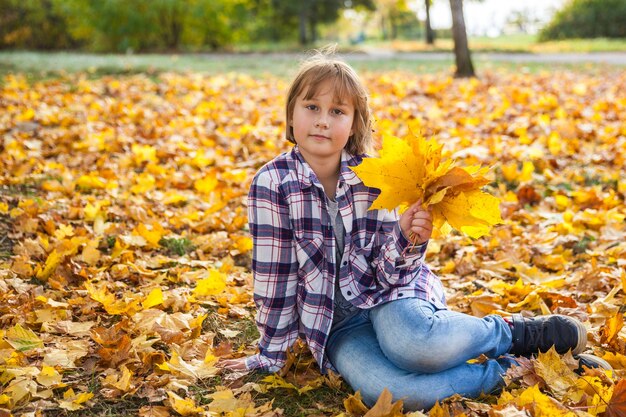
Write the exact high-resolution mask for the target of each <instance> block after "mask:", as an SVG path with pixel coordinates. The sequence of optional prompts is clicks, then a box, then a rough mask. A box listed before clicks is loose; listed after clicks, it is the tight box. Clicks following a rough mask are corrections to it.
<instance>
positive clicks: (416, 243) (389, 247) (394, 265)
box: [372, 202, 433, 286]
mask: <svg viewBox="0 0 626 417" xmlns="http://www.w3.org/2000/svg"><path fill="white" fill-rule="evenodd" d="M432 230H433V224H432V216H431V213H430V212H429V211H428V210H425V209H424V208H422V206H421V202H417V203H415V204H413V205H412V206H411V207H409V208H408V209H407V210H406V211H405V212H404V213H403V214H402V216H401V217H400V219H399V220H398V218H397V215H396V213H395V211H393V212H389V213H388V214H387V215H386V217H385V219H384V220H383V227H382V230H381V232H380V233H379V235H378V236H377V240H378V242H377V244H378V245H380V251H376V253H377V254H378V255H377V256H375V257H374V259H373V260H372V267H373V268H374V269H375V271H376V277H377V279H378V281H379V282H380V283H381V284H383V285H385V286H394V285H399V284H405V283H406V282H408V281H410V280H412V279H413V278H415V277H416V276H417V275H419V269H420V268H421V267H422V261H423V260H424V255H425V253H426V247H427V245H428V240H429V239H430V236H431V235H432ZM409 239H411V240H412V241H410V240H409Z"/></svg>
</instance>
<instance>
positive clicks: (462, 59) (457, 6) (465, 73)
mask: <svg viewBox="0 0 626 417" xmlns="http://www.w3.org/2000/svg"><path fill="white" fill-rule="evenodd" d="M450 10H451V11H452V37H453V39H454V58H455V61H456V72H455V74H454V76H455V77H475V76H476V74H475V72H474V65H473V64H472V57H471V56H470V50H469V45H468V43H467V30H466V29H465V17H464V16H463V0H450Z"/></svg>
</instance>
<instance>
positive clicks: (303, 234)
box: [222, 50, 608, 410]
mask: <svg viewBox="0 0 626 417" xmlns="http://www.w3.org/2000/svg"><path fill="white" fill-rule="evenodd" d="M367 100H368V99H367V94H366V91H365V89H364V87H363V85H362V84H361V81H360V80H359V78H358V77H357V75H356V73H355V72H354V70H353V69H352V68H351V67H349V66H348V65H347V64H346V63H344V62H342V61H340V60H338V59H336V58H334V56H333V51H332V50H330V51H329V50H326V51H322V52H318V53H317V54H316V55H314V56H312V57H311V58H310V59H308V60H306V61H305V62H304V63H303V65H302V66H301V68H300V71H299V73H298V74H297V76H296V77H295V80H294V81H293V83H292V85H291V88H290V89H289V94H288V97H287V106H286V110H287V111H286V113H287V119H286V120H287V125H288V128H287V140H289V141H290V142H292V143H294V144H295V146H294V147H293V149H292V150H291V151H290V152H287V153H284V154H282V155H280V156H278V157H276V158H275V159H274V160H272V161H270V162H269V163H268V164H266V165H265V166H264V167H263V168H261V169H260V170H259V172H258V173H257V175H256V176H255V178H254V180H253V182H252V185H251V188H250V193H249V212H248V215H249V222H250V231H251V233H252V237H253V241H254V250H253V259H252V270H253V274H254V301H255V304H256V306H257V309H258V312H257V317H256V319H257V324H258V327H259V332H260V340H259V346H258V347H259V353H258V354H256V355H254V356H251V357H247V358H241V359H234V360H227V361H224V362H222V364H223V365H224V366H225V367H227V368H230V369H261V370H265V371H268V372H276V371H278V370H279V369H280V368H281V367H282V365H283V364H284V362H285V359H286V351H287V349H288V348H289V347H290V346H291V345H292V344H293V343H294V342H295V340H296V338H297V337H298V336H300V337H302V338H304V339H305V340H306V342H307V344H308V346H309V348H310V349H311V352H312V353H313V356H314V357H315V359H316V361H317V363H318V364H319V366H320V369H321V371H322V372H325V371H326V370H327V369H333V370H336V371H338V372H339V373H340V374H341V375H342V376H343V378H344V379H345V380H346V381H347V382H348V384H350V386H351V387H352V388H353V389H354V390H355V391H356V390H360V391H361V395H362V396H363V400H364V402H365V403H366V404H368V405H370V406H371V405H372V404H374V403H375V402H376V399H377V398H378V396H379V395H380V393H381V392H382V391H383V389H384V388H387V389H389V390H390V391H391V393H392V394H393V397H394V401H395V400H398V399H403V400H404V404H405V407H406V408H407V409H410V410H418V409H427V408H430V407H431V406H432V405H433V404H434V403H435V402H436V401H438V400H442V399H444V398H446V397H448V396H451V395H453V394H455V393H458V394H461V395H465V396H478V395H479V394H481V393H483V392H485V393H489V392H491V391H493V390H496V389H498V388H499V387H501V385H502V382H503V380H502V375H503V374H504V372H505V371H506V370H507V369H508V368H509V367H510V366H511V364H513V363H514V357H513V356H511V355H513V354H517V355H530V354H533V353H537V352H538V351H539V350H541V351H545V350H548V349H549V348H550V347H551V346H552V345H555V346H556V349H557V351H558V352H560V353H564V352H566V351H568V350H572V352H573V353H574V354H580V353H581V352H582V351H583V350H584V348H585V345H586V341H587V337H586V331H585V327H584V326H583V325H582V324H581V323H579V322H578V321H576V320H575V319H573V318H570V317H565V316H557V315H553V316H545V317H540V318H535V319H523V318H522V317H521V316H513V317H512V318H510V319H505V318H502V317H501V316H497V315H491V316H487V317H484V318H476V317H473V316H469V315H466V314H462V313H458V312H454V311H450V310H447V309H446V304H445V299H444V290H443V286H442V284H441V281H440V280H439V279H438V277H437V276H436V275H434V274H433V273H432V272H431V271H430V270H429V269H428V266H426V264H425V263H424V254H425V252H426V246H427V244H428V240H429V239H430V236H431V233H432V228H433V226H432V218H431V214H430V212H429V211H428V210H426V209H424V208H423V207H422V206H421V205H420V203H419V202H418V203H416V204H414V205H413V206H411V207H410V208H409V209H408V210H406V211H405V212H404V213H403V214H402V215H401V216H398V214H397V213H396V212H395V211H392V212H388V211H386V210H371V211H368V208H369V207H370V205H371V203H372V202H373V200H374V199H375V198H376V196H377V195H378V194H379V190H377V189H373V188H368V187H366V186H365V185H364V184H363V183H362V182H361V181H360V180H359V178H358V177H357V176H356V175H355V174H354V172H352V171H351V170H350V168H349V167H350V166H355V165H358V164H359V163H360V162H361V161H362V158H363V157H364V156H365V155H364V153H365V152H366V151H367V150H368V149H369V148H370V145H371V142H372V137H371V131H372V130H371V118H370V110H369V108H368V103H367ZM409 237H411V238H412V240H413V242H415V243H416V244H415V245H413V244H412V243H410V242H409V239H408V238H409ZM480 354H484V355H486V356H487V357H488V358H490V359H489V360H487V361H485V362H483V363H480V364H479V363H471V364H470V363H467V361H468V360H470V359H472V358H476V357H477V356H479V355H480ZM587 364H589V363H587ZM607 365H608V364H607Z"/></svg>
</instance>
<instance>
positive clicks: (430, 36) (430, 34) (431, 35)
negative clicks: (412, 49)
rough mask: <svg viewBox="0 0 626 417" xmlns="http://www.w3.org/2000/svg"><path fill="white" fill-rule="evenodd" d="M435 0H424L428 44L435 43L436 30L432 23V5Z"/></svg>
mask: <svg viewBox="0 0 626 417" xmlns="http://www.w3.org/2000/svg"><path fill="white" fill-rule="evenodd" d="M432 3H433V0H424V6H425V7H426V20H425V21H424V27H425V34H426V44H427V45H434V44H435V31H434V30H433V28H432V26H431V24H430V6H432Z"/></svg>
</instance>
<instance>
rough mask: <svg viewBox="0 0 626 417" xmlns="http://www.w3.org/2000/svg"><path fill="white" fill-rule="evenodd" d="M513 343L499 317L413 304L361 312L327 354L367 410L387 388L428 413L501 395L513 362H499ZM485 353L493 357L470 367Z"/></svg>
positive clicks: (394, 303) (400, 302) (410, 301)
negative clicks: (440, 405) (459, 400)
mask: <svg viewBox="0 0 626 417" xmlns="http://www.w3.org/2000/svg"><path fill="white" fill-rule="evenodd" d="M511 340H512V338H511V329H510V327H509V325H508V324H507V323H506V322H505V321H504V320H503V319H502V317H500V316H496V315H491V316H486V317H483V318H478V317H473V316H469V315H467V314H463V313H459V312H455V311H450V310H437V308H436V307H435V306H433V305H432V304H430V303H429V302H428V301H423V300H419V299H417V298H408V299H401V300H396V301H391V302H388V303H386V304H382V305H380V306H377V307H374V308H372V309H371V310H362V311H361V312H360V313H359V314H357V315H356V316H354V317H353V318H352V319H350V320H349V321H348V322H347V323H345V325H343V326H341V327H340V328H339V329H337V330H335V331H334V332H333V333H332V334H331V335H330V337H329V340H328V344H327V347H326V352H327V354H328V358H329V359H330V361H331V363H332V364H333V365H334V366H335V368H336V369H337V370H338V371H339V373H340V374H341V376H342V377H343V378H344V379H345V380H346V381H347V383H348V384H350V386H351V387H352V388H353V389H354V390H355V391H361V395H362V397H363V401H364V402H365V403H366V404H367V405H369V406H372V405H373V404H374V403H375V402H376V400H377V399H378V397H379V395H380V394H381V392H382V391H383V389H384V388H387V389H388V390H389V391H390V392H391V394H392V395H393V400H394V401H397V400H400V399H402V400H403V401H404V407H405V409H406V410H422V409H429V408H431V407H432V406H433V405H434V404H435V402H436V401H441V400H443V399H445V398H447V397H449V396H451V395H453V394H461V395H464V396H467V397H477V396H479V395H480V394H481V393H489V392H493V391H495V390H497V389H499V388H500V387H501V386H502V384H503V380H502V375H503V374H504V373H505V372H506V370H507V369H508V368H509V367H510V366H511V365H512V364H513V363H515V362H514V359H513V358H512V357H507V356H502V357H500V356H501V355H505V354H506V353H507V352H508V351H509V349H510V347H511ZM480 354H485V355H486V356H487V357H488V358H490V359H489V360H487V361H485V362H483V363H480V364H478V363H467V361H468V360H470V359H474V358H476V357H478V356H479V355H480Z"/></svg>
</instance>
